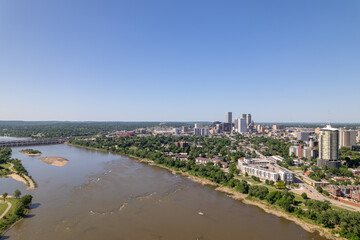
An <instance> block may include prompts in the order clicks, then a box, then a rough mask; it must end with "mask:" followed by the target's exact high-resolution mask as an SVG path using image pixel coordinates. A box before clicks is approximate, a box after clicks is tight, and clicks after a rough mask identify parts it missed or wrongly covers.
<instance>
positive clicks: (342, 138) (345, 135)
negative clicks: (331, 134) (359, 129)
mask: <svg viewBox="0 0 360 240" xmlns="http://www.w3.org/2000/svg"><path fill="white" fill-rule="evenodd" d="M352 145H356V131H353V130H345V129H340V131H339V147H340V148H341V147H351V146H352Z"/></svg>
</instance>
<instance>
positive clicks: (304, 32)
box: [0, 0, 360, 122]
mask: <svg viewBox="0 0 360 240" xmlns="http://www.w3.org/2000/svg"><path fill="white" fill-rule="evenodd" d="M359 26H360V1H358V0H354V1H351V0H347V1H339V0H317V1H313V0H292V1H289V0H271V1H269V0H248V1H241V0H236V1H219V0H217V1H213V0H191V1H187V0H178V1H169V0H163V1H160V0H154V1H153V0H143V1H140V0H131V1H130V0H129V1H119V0H116V1H115V0H114V1H110V0H108V1H100V0H98V1H91V0H86V1H85V0H83V1H80V0H79V1H77V0H61V1H60V0H58V1H50V0H49V1H45V0H43V1H37V0H34V1H27V0H23V1H20V0H19V1H13V0H2V1H0V89H1V93H0V119H1V120H71V121H82V120H93V121H101V120H107V121H199V120H204V121H205V120H209V121H214V120H222V121H224V120H225V112H227V111H232V112H233V116H234V117H236V116H239V115H240V114H241V113H252V115H253V118H254V120H255V122H256V121H258V122H265V121H292V122H298V121H301V122H319V121H328V120H330V121H332V122H360V109H359V103H360V98H359V93H360V92H359V91H360V27H359Z"/></svg>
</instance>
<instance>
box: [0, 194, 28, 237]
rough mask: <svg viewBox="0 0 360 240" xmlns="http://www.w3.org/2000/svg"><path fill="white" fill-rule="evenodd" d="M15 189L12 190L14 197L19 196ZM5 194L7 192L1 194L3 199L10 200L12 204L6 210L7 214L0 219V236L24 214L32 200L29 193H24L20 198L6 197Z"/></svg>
mask: <svg viewBox="0 0 360 240" xmlns="http://www.w3.org/2000/svg"><path fill="white" fill-rule="evenodd" d="M17 191H18V190H15V192H14V196H15V197H16V196H18V197H19V196H20V195H19V194H18V192H17ZM20 194H21V193H20ZM6 196H7V193H3V194H2V197H3V200H4V201H5V200H6V201H7V202H10V203H11V205H12V206H11V208H10V210H9V212H7V214H6V215H5V216H4V217H3V218H1V219H0V236H1V234H2V233H3V232H4V231H5V230H7V229H8V228H10V227H11V226H12V225H13V224H14V223H16V222H17V221H19V220H20V219H22V218H23V217H24V216H25V215H26V213H27V211H28V209H29V206H30V203H31V201H32V196H31V195H25V196H23V197H21V198H6Z"/></svg>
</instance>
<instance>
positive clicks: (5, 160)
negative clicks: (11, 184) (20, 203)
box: [0, 147, 37, 188]
mask: <svg viewBox="0 0 360 240" xmlns="http://www.w3.org/2000/svg"><path fill="white" fill-rule="evenodd" d="M11 153H12V150H11V148H8V147H5V148H0V177H1V176H7V175H9V174H12V173H15V174H17V175H19V176H20V177H21V178H23V179H24V181H25V182H26V186H27V187H30V185H31V183H30V182H29V181H32V182H33V185H34V187H35V188H36V187H37V184H36V182H35V181H34V179H33V178H32V177H31V176H30V175H29V173H28V171H27V170H26V169H25V168H24V166H23V165H22V163H21V160H19V159H16V158H11ZM11 165H13V170H14V171H12V170H11Z"/></svg>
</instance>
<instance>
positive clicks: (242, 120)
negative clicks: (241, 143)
mask: <svg viewBox="0 0 360 240" xmlns="http://www.w3.org/2000/svg"><path fill="white" fill-rule="evenodd" d="M238 124H239V127H238V131H239V133H246V132H247V131H248V129H247V125H246V118H240V121H239V123H238Z"/></svg>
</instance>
